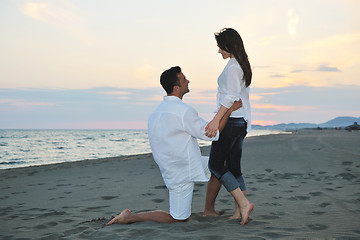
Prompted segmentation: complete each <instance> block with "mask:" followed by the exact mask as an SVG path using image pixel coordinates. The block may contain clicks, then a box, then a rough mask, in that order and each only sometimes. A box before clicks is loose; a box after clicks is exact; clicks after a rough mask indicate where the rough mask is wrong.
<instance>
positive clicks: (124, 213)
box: [106, 209, 131, 226]
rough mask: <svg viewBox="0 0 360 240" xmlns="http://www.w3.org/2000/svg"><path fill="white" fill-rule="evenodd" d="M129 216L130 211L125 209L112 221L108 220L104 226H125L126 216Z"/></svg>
mask: <svg viewBox="0 0 360 240" xmlns="http://www.w3.org/2000/svg"><path fill="white" fill-rule="evenodd" d="M130 214H131V211H130V210H129V209H125V210H124V211H122V212H121V213H120V214H119V215H117V216H116V217H114V218H113V219H111V220H110V222H108V223H107V224H106V226H109V225H111V224H115V223H117V224H127V223H129V222H128V221H127V218H128V216H129V215H130Z"/></svg>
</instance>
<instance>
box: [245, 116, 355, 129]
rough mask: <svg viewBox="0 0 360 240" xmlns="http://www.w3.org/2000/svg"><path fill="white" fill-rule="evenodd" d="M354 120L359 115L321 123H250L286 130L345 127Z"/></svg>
mask: <svg viewBox="0 0 360 240" xmlns="http://www.w3.org/2000/svg"><path fill="white" fill-rule="evenodd" d="M354 122H358V123H360V117H359V118H355V117H337V118H334V119H332V120H330V121H327V122H325V123H321V124H314V123H282V124H276V125H271V126H260V125H252V126H251V127H252V129H269V130H272V129H273V130H286V129H289V130H291V129H302V128H317V127H321V128H335V127H338V128H339V127H347V126H350V125H352V124H354Z"/></svg>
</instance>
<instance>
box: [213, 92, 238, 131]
mask: <svg viewBox="0 0 360 240" xmlns="http://www.w3.org/2000/svg"><path fill="white" fill-rule="evenodd" d="M241 107H242V101H241V99H239V101H235V102H234V104H233V105H232V106H231V107H230V108H229V109H228V110H227V111H226V113H225V114H224V116H223V117H222V118H221V120H220V123H219V132H221V131H222V130H223V129H224V127H225V125H226V123H227V121H228V119H229V117H230V114H231V113H232V112H233V111H236V110H238V109H239V108H241Z"/></svg>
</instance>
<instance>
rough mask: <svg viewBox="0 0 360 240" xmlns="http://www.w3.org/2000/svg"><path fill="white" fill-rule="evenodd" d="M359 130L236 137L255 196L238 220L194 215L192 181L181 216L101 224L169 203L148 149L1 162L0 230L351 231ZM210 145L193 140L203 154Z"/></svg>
mask: <svg viewBox="0 0 360 240" xmlns="http://www.w3.org/2000/svg"><path fill="white" fill-rule="evenodd" d="M359 141H360V132H348V131H339V130H323V131H315V130H298V131H296V132H293V134H275V135H264V136H255V137H250V138H247V139H245V142H244V152H243V160H242V168H243V172H244V178H245V181H246V184H247V188H248V190H247V197H248V198H249V200H251V201H252V202H254V203H255V210H254V212H253V213H252V214H251V215H250V222H249V223H248V224H247V225H245V226H244V227H242V226H240V224H239V221H237V220H229V219H228V217H229V216H231V214H232V212H233V208H234V206H233V200H232V199H231V197H230V195H229V194H228V193H227V192H226V190H225V189H224V188H222V189H221V191H220V193H219V196H218V198H217V202H216V209H217V210H218V211H220V212H221V213H222V216H220V217H202V211H203V207H204V201H205V195H206V183H197V184H196V185H195V191H194V195H193V204H192V216H191V218H190V221H188V222H186V223H175V224H159V223H151V222H144V223H137V224H131V225H113V226H109V227H104V224H105V223H106V222H107V221H108V220H109V219H110V218H111V217H112V216H115V215H117V214H118V213H119V212H121V211H122V210H123V209H125V208H129V209H131V210H132V211H134V212H139V211H144V210H156V209H160V210H165V211H168V191H167V189H166V187H165V185H164V182H163V180H162V178H161V174H160V171H159V169H158V166H157V165H156V163H155V162H154V161H153V159H152V154H151V153H147V154H137V155H131V156H122V157H112V158H101V159H90V160H82V161H76V162H66V163H58V164H50V165H42V166H32V167H24V168H11V169H2V170H1V171H0V206H1V207H0V219H1V221H2V224H1V225H0V238H1V239H17V238H23V239H39V238H45V239H46V238H47V239H77V238H82V239H112V238H114V239H136V238H138V239H154V238H155V239H168V238H175V239H189V238H190V239H191V238H192V239H200V238H203V239H210V238H216V239H221V238H224V239H229V238H234V237H236V236H241V237H242V238H245V239H246V238H266V239H268V238H271V239H273V238H283V239H294V238H295V239H296V238H309V237H311V238H321V239H323V238H334V239H336V238H354V239H355V238H360V230H359V226H360V225H359V222H360V189H359V187H358V186H359V184H360V153H359V151H358V142H359ZM209 149H210V147H209V146H206V147H202V148H201V150H202V152H203V155H208V152H209Z"/></svg>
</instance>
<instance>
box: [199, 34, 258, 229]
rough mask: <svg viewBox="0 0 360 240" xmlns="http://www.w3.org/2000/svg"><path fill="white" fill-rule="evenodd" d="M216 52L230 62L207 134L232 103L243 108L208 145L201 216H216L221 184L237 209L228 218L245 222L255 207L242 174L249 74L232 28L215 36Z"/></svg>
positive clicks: (221, 78) (248, 116)
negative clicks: (237, 101)
mask: <svg viewBox="0 0 360 240" xmlns="http://www.w3.org/2000/svg"><path fill="white" fill-rule="evenodd" d="M215 39H216V42H217V45H218V47H219V53H220V54H221V55H222V57H223V59H228V58H229V61H228V63H227V65H226V66H225V68H224V70H223V72H222V73H221V75H220V76H219V78H218V92H217V106H218V111H217V113H216V115H215V116H214V118H213V120H212V121H211V122H210V123H209V124H208V125H207V127H206V131H207V134H212V133H214V132H216V130H217V129H218V127H219V122H220V119H221V118H222V117H223V115H224V114H225V112H226V111H227V110H228V109H229V108H230V106H231V105H232V103H233V102H234V101H236V100H239V99H241V100H242V103H243V107H242V108H240V109H238V110H237V111H234V112H232V114H231V115H230V118H229V120H228V122H227V124H226V126H225V128H224V129H223V131H222V132H221V134H220V137H219V141H216V142H213V143H212V145H211V152H210V160H209V169H210V171H211V173H212V175H211V179H210V181H209V183H208V188H207V194H206V202H205V210H204V215H205V216H208V215H218V214H217V213H216V212H215V207H214V204H215V200H216V197H217V194H218V192H219V190H220V187H221V184H223V185H224V186H225V188H226V189H227V191H228V192H230V193H231V195H232V196H233V197H234V200H235V206H236V210H235V213H234V215H233V216H232V217H231V218H241V219H242V220H241V224H242V225H244V224H246V223H247V220H248V217H249V214H250V213H251V211H252V210H253V208H254V204H253V203H251V202H250V201H248V200H247V198H246V197H245V190H246V187H245V182H244V179H243V177H242V172H241V164H240V162H241V154H242V143H243V140H244V138H245V136H246V134H247V132H249V131H250V128H251V109H250V101H249V92H250V87H249V86H250V83H251V78H252V71H251V67H250V63H249V60H248V57H247V54H246V52H245V48H244V44H243V41H242V39H241V37H240V35H239V33H238V32H237V31H236V30H234V29H232V28H224V29H222V30H221V31H220V32H219V33H216V34H215Z"/></svg>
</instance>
